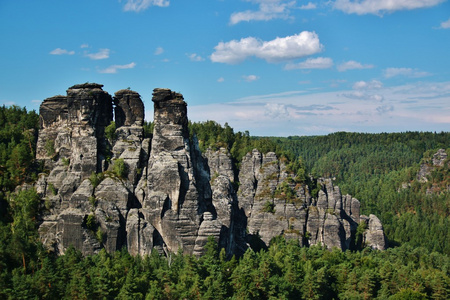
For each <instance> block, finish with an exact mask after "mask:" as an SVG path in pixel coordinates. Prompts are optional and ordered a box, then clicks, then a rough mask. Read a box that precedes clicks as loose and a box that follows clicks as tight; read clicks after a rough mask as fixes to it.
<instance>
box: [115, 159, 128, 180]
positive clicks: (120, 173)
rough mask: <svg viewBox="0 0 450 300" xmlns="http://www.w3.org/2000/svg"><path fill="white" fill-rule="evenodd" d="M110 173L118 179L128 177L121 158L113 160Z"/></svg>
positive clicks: (125, 166)
mask: <svg viewBox="0 0 450 300" xmlns="http://www.w3.org/2000/svg"><path fill="white" fill-rule="evenodd" d="M112 172H113V173H114V174H115V175H116V176H117V177H119V178H125V177H127V175H128V168H127V165H126V164H125V161H124V160H123V158H118V159H116V160H114V162H113V166H112Z"/></svg>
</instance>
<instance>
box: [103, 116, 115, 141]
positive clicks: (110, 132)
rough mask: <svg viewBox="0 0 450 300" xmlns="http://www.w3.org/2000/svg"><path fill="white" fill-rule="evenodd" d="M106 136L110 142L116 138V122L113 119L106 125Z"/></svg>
mask: <svg viewBox="0 0 450 300" xmlns="http://www.w3.org/2000/svg"><path fill="white" fill-rule="evenodd" d="M105 137H106V138H107V139H108V141H110V142H113V141H114V140H115V139H116V123H115V122H114V121H111V123H110V124H109V125H108V126H106V127H105Z"/></svg>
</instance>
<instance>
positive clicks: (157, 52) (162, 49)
mask: <svg viewBox="0 0 450 300" xmlns="http://www.w3.org/2000/svg"><path fill="white" fill-rule="evenodd" d="M163 53H164V48H163V47H158V48H156V49H155V52H154V54H155V55H161V54H163Z"/></svg>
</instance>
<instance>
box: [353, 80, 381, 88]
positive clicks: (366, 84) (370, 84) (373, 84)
mask: <svg viewBox="0 0 450 300" xmlns="http://www.w3.org/2000/svg"><path fill="white" fill-rule="evenodd" d="M382 87H383V83H381V82H380V81H378V80H372V81H358V82H355V83H354V84H353V89H354V90H375V89H381V88H382Z"/></svg>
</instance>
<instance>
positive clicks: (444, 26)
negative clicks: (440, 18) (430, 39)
mask: <svg viewBox="0 0 450 300" xmlns="http://www.w3.org/2000/svg"><path fill="white" fill-rule="evenodd" d="M439 28H441V29H448V28H450V19H448V20H447V21H445V22H441V26H440V27H439Z"/></svg>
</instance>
